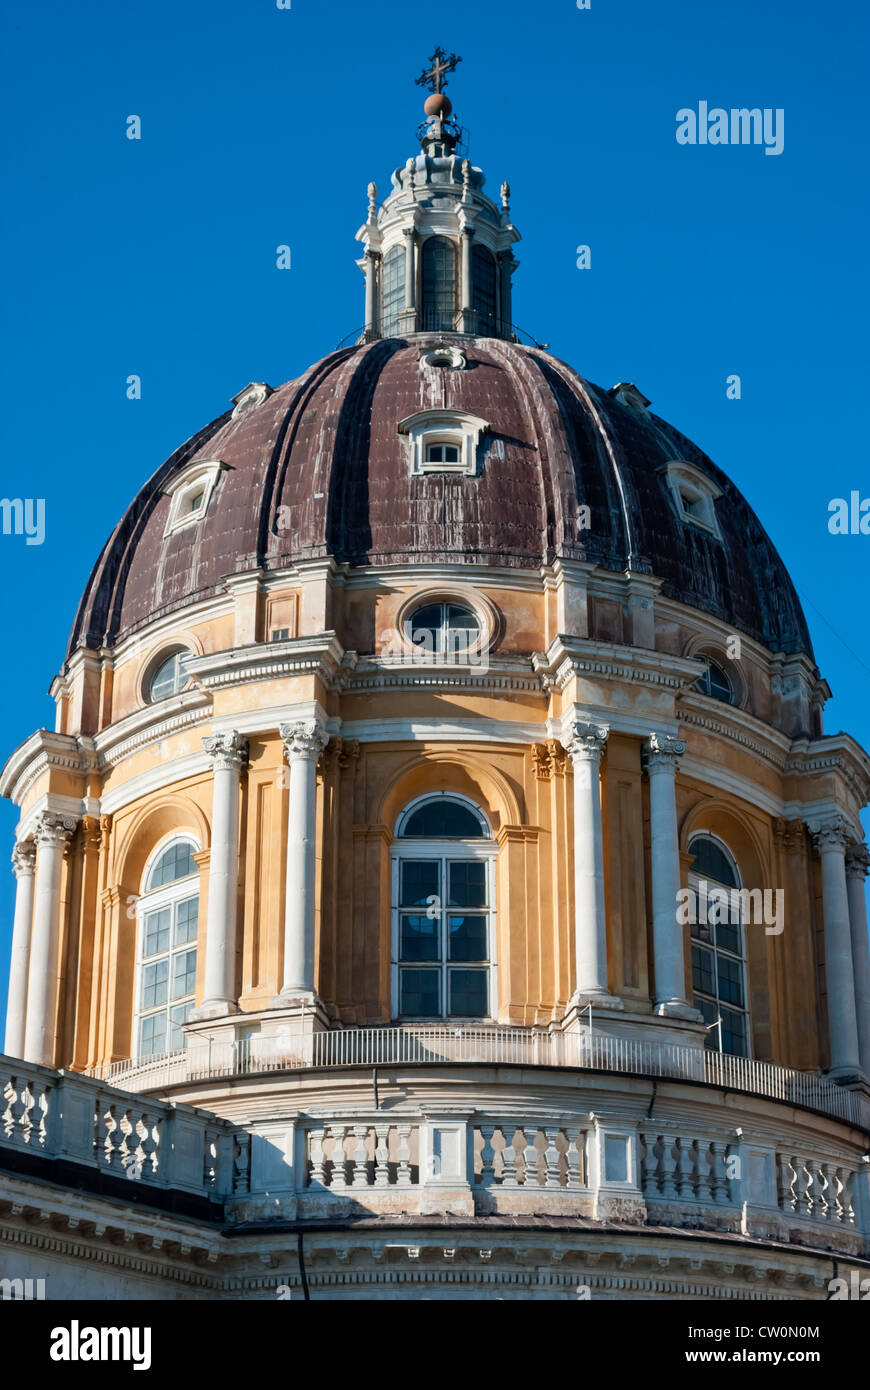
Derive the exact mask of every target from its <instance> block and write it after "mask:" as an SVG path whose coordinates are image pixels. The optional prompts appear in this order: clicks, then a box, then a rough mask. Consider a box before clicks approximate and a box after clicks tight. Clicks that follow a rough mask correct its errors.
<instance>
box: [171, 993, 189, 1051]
mask: <svg viewBox="0 0 870 1390" xmlns="http://www.w3.org/2000/svg"><path fill="white" fill-rule="evenodd" d="M192 1011H193V1003H192V1002H191V1003H188V1004H173V1006H172V1008H171V1009H170V1010H169V1051H170V1052H178V1051H179V1050H180V1049H181V1048H182V1047H184V1034H183V1033H182V1031H181V1025H182V1023H186V1022H187V1020H188V1018H189V1017H190V1015H191V1013H192Z"/></svg>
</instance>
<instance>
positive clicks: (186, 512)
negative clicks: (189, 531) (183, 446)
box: [163, 459, 226, 536]
mask: <svg viewBox="0 0 870 1390" xmlns="http://www.w3.org/2000/svg"><path fill="white" fill-rule="evenodd" d="M225 466H226V465H225V464H223V463H221V461H220V459H206V460H202V459H199V460H197V461H196V462H194V463H189V464H188V465H187V467H186V468H184V469H183V470H182V471H181V473H179V474H178V475H177V477H175V478H173V479H172V481H171V482H170V483H168V484H167V485H166V487H164V489H163V491H164V493H165V494H166V495H167V496H168V497H169V499H170V503H169V516H168V518H167V521H166V529H165V530H164V532H163V534H164V536H171V535H172V534H173V532H175V531H180V530H182V529H183V527H185V526H195V525H196V524H197V523H198V522H200V521H201V520H202V518H203V517H204V516H205V514H206V512H207V511H208V505H209V502H210V501H211V496H212V493H213V492H214V489H215V486H216V484H217V480H218V477H219V476H220V473H221V470H222V469H223V468H224V467H225Z"/></svg>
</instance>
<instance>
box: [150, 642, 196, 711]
mask: <svg viewBox="0 0 870 1390" xmlns="http://www.w3.org/2000/svg"><path fill="white" fill-rule="evenodd" d="M189 659H190V652H186V651H185V652H173V653H172V656H168V657H167V658H166V660H165V661H161V663H160V665H159V666H158V667H157V670H156V671H155V672H154V675H153V676H152V677H151V684H150V686H149V694H150V696H151V699H152V700H165V699H167V697H168V696H170V695H177V694H178V692H179V690H183V689H184V687H185V685H186V684H187V663H188V661H189Z"/></svg>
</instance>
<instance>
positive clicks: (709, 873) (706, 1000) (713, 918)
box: [689, 835, 749, 1057]
mask: <svg viewBox="0 0 870 1390" xmlns="http://www.w3.org/2000/svg"><path fill="white" fill-rule="evenodd" d="M689 853H690V854H692V855H694V856H695V858H694V863H693V864H692V867H691V870H690V872H689V887H690V888H691V889H692V891H693V894H694V904H695V913H694V915H695V917H696V918H697V921H695V922H693V923H692V927H691V931H692V987H693V990H694V1002H695V1007H696V1008H697V1009H700V1011H701V1013H702V1014H703V1016H704V1021H705V1022H706V1023H707V1025H708V1032H707V1046H708V1047H713V1048H719V1049H720V1050H721V1051H722V1052H732V1053H734V1054H735V1055H736V1056H738V1057H747V1056H748V1055H749V1013H748V1003H747V991H746V932H745V922H744V912H743V899H742V895H741V883H740V874H739V872H738V869H737V865H736V863H735V861H734V859H733V858H732V856H731V854H730V853H729V851H728V850H727V849H726V847H725V846H724V845H723V844H722V843H721V841H719V840H716V839H714V838H713V836H711V835H695V836H694V837H693V839H692V840H691V842H690V844H689ZM720 1035H721V1036H720Z"/></svg>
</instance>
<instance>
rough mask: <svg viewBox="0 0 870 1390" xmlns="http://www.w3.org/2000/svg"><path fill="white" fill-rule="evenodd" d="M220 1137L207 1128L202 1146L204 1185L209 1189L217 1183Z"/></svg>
mask: <svg viewBox="0 0 870 1390" xmlns="http://www.w3.org/2000/svg"><path fill="white" fill-rule="evenodd" d="M217 1162H218V1138H217V1135H216V1134H215V1132H214V1130H211V1129H206V1131H205V1133H204V1134H203V1146H202V1185H203V1187H204V1188H205V1189H206V1190H207V1191H208V1190H209V1189H210V1188H213V1187H215V1186H216V1184H217Z"/></svg>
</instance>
